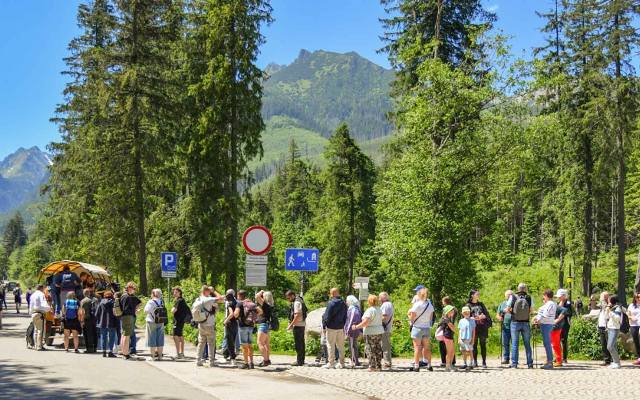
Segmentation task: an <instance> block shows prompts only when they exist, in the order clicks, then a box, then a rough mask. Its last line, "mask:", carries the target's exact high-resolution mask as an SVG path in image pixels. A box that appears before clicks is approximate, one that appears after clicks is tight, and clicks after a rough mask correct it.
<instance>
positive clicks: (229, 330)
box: [222, 289, 240, 366]
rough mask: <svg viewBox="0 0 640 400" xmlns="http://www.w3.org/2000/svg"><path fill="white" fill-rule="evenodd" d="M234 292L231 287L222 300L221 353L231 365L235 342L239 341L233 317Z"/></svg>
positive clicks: (234, 354)
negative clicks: (222, 334) (223, 310)
mask: <svg viewBox="0 0 640 400" xmlns="http://www.w3.org/2000/svg"><path fill="white" fill-rule="evenodd" d="M235 295H236V292H235V291H234V290H233V289H229V290H227V293H226V295H225V300H224V306H225V313H224V322H223V324H224V337H223V338H222V341H223V350H222V352H223V354H224V357H225V358H228V359H229V360H230V362H231V366H235V365H236V355H237V349H238V346H237V345H236V342H239V340H240V338H239V337H238V320H237V319H236V317H235V310H236V303H237V300H236V298H235Z"/></svg>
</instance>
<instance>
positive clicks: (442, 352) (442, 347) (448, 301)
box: [421, 296, 456, 368]
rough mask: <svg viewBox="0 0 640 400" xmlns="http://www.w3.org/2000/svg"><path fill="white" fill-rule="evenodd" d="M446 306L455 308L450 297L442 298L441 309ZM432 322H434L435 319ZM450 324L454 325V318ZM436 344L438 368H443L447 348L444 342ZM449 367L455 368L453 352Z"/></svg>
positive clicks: (445, 363) (445, 362)
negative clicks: (438, 360) (438, 357)
mask: <svg viewBox="0 0 640 400" xmlns="http://www.w3.org/2000/svg"><path fill="white" fill-rule="evenodd" d="M446 306H452V307H454V308H455V306H454V305H453V301H451V297H449V296H444V297H443V298H442V309H443V310H444V308H445V307H446ZM433 320H434V321H435V318H434V319H433ZM451 322H453V324H454V325H455V317H454V320H453V321H451ZM437 342H438V350H439V351H440V367H441V368H444V367H445V366H446V365H447V346H446V345H445V343H444V341H440V340H438V341H437ZM424 365H425V366H426V363H424ZM451 365H452V366H454V367H455V366H456V353H455V352H454V353H453V361H452V362H451ZM421 366H422V364H421Z"/></svg>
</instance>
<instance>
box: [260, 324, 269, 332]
mask: <svg viewBox="0 0 640 400" xmlns="http://www.w3.org/2000/svg"><path fill="white" fill-rule="evenodd" d="M258 333H267V334H268V333H269V324H268V323H266V322H263V323H261V324H258Z"/></svg>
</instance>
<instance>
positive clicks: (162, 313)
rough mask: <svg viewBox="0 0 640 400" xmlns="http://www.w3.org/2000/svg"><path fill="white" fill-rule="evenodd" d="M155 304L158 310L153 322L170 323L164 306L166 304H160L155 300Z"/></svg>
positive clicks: (154, 313)
mask: <svg viewBox="0 0 640 400" xmlns="http://www.w3.org/2000/svg"><path fill="white" fill-rule="evenodd" d="M153 302H154V303H155V304H156V308H155V309H154V310H153V322H155V323H156V324H166V323H167V321H169V317H168V316H167V308H166V307H165V306H164V303H160V304H158V303H157V302H156V301H155V300H153Z"/></svg>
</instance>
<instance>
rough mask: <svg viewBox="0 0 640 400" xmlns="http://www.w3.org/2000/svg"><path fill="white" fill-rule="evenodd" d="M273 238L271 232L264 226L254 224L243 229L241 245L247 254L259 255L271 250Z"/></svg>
mask: <svg viewBox="0 0 640 400" xmlns="http://www.w3.org/2000/svg"><path fill="white" fill-rule="evenodd" d="M272 244H273V238H272V237H271V232H269V229H267V228H265V227H264V226H259V225H255V226H252V227H250V228H249V229H247V230H246V231H244V235H242V245H243V246H244V249H245V250H246V251H247V253H249V254H253V255H255V256H260V255H263V254H266V253H268V252H269V250H271V245H272Z"/></svg>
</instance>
